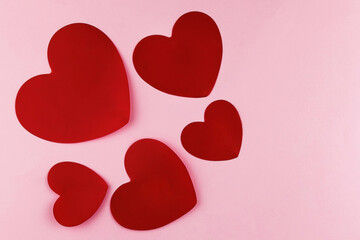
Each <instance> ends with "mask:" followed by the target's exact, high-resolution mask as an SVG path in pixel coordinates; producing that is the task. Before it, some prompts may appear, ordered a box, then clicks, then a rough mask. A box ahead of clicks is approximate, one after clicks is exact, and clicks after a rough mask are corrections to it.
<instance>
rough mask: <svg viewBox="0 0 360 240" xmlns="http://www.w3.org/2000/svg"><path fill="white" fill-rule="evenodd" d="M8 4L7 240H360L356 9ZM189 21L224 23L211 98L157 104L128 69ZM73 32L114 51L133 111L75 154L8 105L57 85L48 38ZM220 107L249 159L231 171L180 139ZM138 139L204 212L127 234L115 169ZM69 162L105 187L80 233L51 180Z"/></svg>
mask: <svg viewBox="0 0 360 240" xmlns="http://www.w3.org/2000/svg"><path fill="white" fill-rule="evenodd" d="M0 5H1V7H0V16H1V19H2V21H0V36H1V37H0V53H1V56H0V62H1V64H0V72H1V77H0V91H1V94H0V109H1V117H0V122H1V125H0V128H1V131H0V132H1V144H0V146H1V147H0V159H1V160H0V161H1V168H0V173H1V174H0V189H1V192H2V194H1V199H0V201H1V204H0V216H1V217H0V222H1V224H0V232H1V237H2V239H8V240H19V239H52V240H64V239H71V240H72V239H74V240H78V239H87V240H99V239H106V240H113V239H128V240H144V239H156V240H169V239H172V240H184V239H188V240H199V239H207V240H219V239H229V240H238V239H245V240H258V239H267V240H289V239H291V240H304V239H306V240H339V239H341V240H342V239H346V240H347V239H350V240H352V239H355V240H356V239H360V229H359V226H360V220H359V216H360V201H359V198H360V174H359V169H360V161H359V159H360V150H359V143H360V125H359V123H360V114H359V111H358V109H359V106H360V95H359V89H360V81H359V79H360V68H359V63H360V54H359V52H360V45H359V43H360V33H359V22H360V2H359V1H357V0H312V1H304V0H289V1H284V0H272V1H268V0H266V1H265V0H253V1H248V0H229V1H218V0H206V1H205V0H190V1H187V0H184V1H164V0H161V1H160V0H154V1H119V0H116V1H112V0H109V1H106V3H104V1H100V0H92V1H85V0H79V1H70V0H61V1H48V0H36V1H25V0H17V1H4V0H2V1H1V3H0ZM193 10H198V11H202V12H205V13H207V14H209V15H210V16H211V17H212V18H213V19H214V20H216V23H217V25H218V26H219V29H220V30H221V35H222V40H223V46H224V52H223V53H224V54H223V59H222V64H221V70H220V72H219V77H218V80H217V82H216V86H215V88H214V90H213V91H212V93H211V94H210V95H209V97H207V98H201V99H200V98H199V99H190V98H181V97H175V96H171V95H168V94H163V93H161V92H159V91H156V90H155V89H154V88H152V87H150V86H149V85H148V84H147V83H145V82H144V81H143V80H142V79H141V78H140V77H139V76H138V74H137V73H136V71H135V69H134V67H133V64H132V53H133V50H134V47H135V46H136V44H137V43H138V42H139V41H140V40H141V39H142V38H143V37H144V36H149V35H152V34H165V33H169V31H170V28H171V26H172V24H173V23H174V22H175V21H176V19H178V18H179V16H181V15H182V14H184V13H186V12H189V11H193ZM73 22H86V23H89V24H91V25H94V26H96V27H98V28H99V29H101V30H102V31H103V32H105V33H106V34H107V35H108V36H109V37H110V38H111V40H112V41H113V42H114V43H115V44H116V46H117V48H118V49H119V51H120V53H121V56H122V58H123V61H124V64H125V67H126V71H127V74H128V78H129V85H130V89H131V92H130V95H131V100H132V103H133V104H132V107H131V110H132V116H131V118H130V122H129V123H128V124H127V125H126V126H124V127H123V128H122V129H121V130H120V131H116V132H114V133H113V134H110V135H107V136H105V137H104V138H101V139H96V140H92V141H88V142H84V143H78V144H71V145H68V144H57V143H52V142H48V141H44V140H42V139H39V138H37V137H34V136H32V135H31V134H29V133H28V132H27V131H26V130H24V128H23V127H22V126H21V125H20V124H19V122H18V121H17V118H16V114H15V111H14V103H15V97H16V93H17V91H18V89H19V88H20V86H21V85H22V84H23V83H24V81H25V80H26V79H29V78H31V77H33V76H36V75H38V74H39V73H47V72H50V68H49V66H48V62H47V59H46V57H45V56H46V49H47V46H48V43H49V39H50V38H51V36H52V35H53V34H54V33H55V32H56V31H57V30H58V29H60V28H61V27H63V26H65V25H67V24H70V23H73ZM154 28H156V29H157V30H156V32H154ZM217 99H226V100H228V101H229V102H231V103H233V104H234V106H236V108H237V109H238V110H239V113H240V115H241V118H242V121H243V126H244V139H243V140H244V141H243V144H242V148H241V153H240V155H239V157H238V158H237V159H234V160H231V161H226V162H208V161H201V160H199V159H197V158H195V157H193V156H191V155H190V154H188V153H187V152H186V151H185V150H184V149H183V147H182V146H181V142H180V134H181V131H182V129H183V128H184V126H186V125H187V124H188V123H190V122H192V121H194V120H196V119H202V117H203V115H204V109H205V108H206V107H207V106H208V105H209V104H210V103H211V102H213V101H215V100H217ZM245 135H246V137H245ZM144 137H150V138H155V139H158V140H161V141H162V142H166V143H167V145H169V147H171V148H172V149H173V150H174V151H175V152H176V153H177V154H178V155H179V157H180V158H181V159H182V160H183V162H184V164H185V165H186V166H187V168H188V170H189V173H190V175H191V177H192V180H193V182H194V186H195V187H196V192H197V196H198V204H197V206H196V211H195V208H194V211H191V212H189V213H187V214H185V215H184V216H183V217H181V218H179V219H178V220H177V221H174V222H173V223H170V224H168V225H166V226H164V227H163V228H159V229H156V230H153V231H146V232H138V231H130V230H128V229H126V228H123V227H121V226H119V225H118V224H117V223H116V222H115V221H114V219H113V217H112V216H111V212H110V206H109V203H110V196H111V195H112V193H113V192H114V191H115V189H116V188H117V187H118V186H119V185H120V184H121V183H126V182H128V181H129V178H128V177H127V174H126V172H125V169H124V163H123V161H121V159H123V158H124V156H125V152H126V150H127V148H128V147H129V146H130V145H131V144H132V143H133V142H135V141H136V140H138V139H141V138H144ZM62 161H75V162H78V163H81V164H83V165H85V166H87V167H89V168H91V169H94V170H96V172H97V173H98V174H99V175H101V176H103V177H104V179H106V181H107V183H108V185H109V190H108V194H107V196H106V197H105V200H104V204H103V205H102V206H101V207H100V209H99V210H98V211H97V213H95V215H94V216H93V217H92V218H90V219H89V220H88V221H86V222H85V223H83V224H81V225H80V226H78V227H75V228H65V227H62V226H60V225H59V224H58V223H57V222H56V221H55V220H54V218H53V216H52V205H53V203H54V201H55V200H56V199H57V197H58V196H57V195H56V194H55V193H53V192H52V191H51V189H50V188H49V187H48V184H47V181H46V175H47V173H48V171H49V169H50V168H51V167H52V166H53V165H54V164H56V163H58V162H62ZM230 182H231V183H232V184H231V185H230V184H228V183H230ZM219 203H221V205H220V204H219Z"/></svg>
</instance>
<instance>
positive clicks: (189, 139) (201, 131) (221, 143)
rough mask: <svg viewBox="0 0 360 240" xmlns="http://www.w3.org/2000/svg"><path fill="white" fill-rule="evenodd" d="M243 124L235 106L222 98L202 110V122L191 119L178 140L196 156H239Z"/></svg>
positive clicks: (227, 157)
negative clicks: (203, 116) (203, 115)
mask: <svg viewBox="0 0 360 240" xmlns="http://www.w3.org/2000/svg"><path fill="white" fill-rule="evenodd" d="M241 142H242V124H241V119H240V116H239V113H238V112H237V110H236V108H235V107H234V106H233V105H232V104H231V103H229V102H227V101H225V100H218V101H215V102H213V103H211V104H210V105H209V106H208V107H207V108H206V110H205V122H193V123H190V124H189V125H187V126H186V127H185V128H184V130H183V131H182V133H181V143H182V145H183V146H184V148H185V149H186V151H188V152H189V153H190V154H192V155H194V156H195V157H198V158H201V159H205V160H212V161H221V160H230V159H233V158H236V157H237V156H238V155H239V152H240V147H241Z"/></svg>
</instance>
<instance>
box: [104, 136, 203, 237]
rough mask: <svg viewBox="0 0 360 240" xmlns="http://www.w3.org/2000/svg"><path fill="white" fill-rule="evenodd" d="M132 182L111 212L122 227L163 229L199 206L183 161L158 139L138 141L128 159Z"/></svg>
mask: <svg viewBox="0 0 360 240" xmlns="http://www.w3.org/2000/svg"><path fill="white" fill-rule="evenodd" d="M125 168H126V171H127V173H128V175H129V177H130V179H131V181H130V182H128V183H126V184H123V185H122V186H120V187H119V188H118V189H117V190H116V191H115V193H114V195H113V196H112V198H111V203H110V206H111V212H112V215H113V217H114V218H115V220H116V221H117V222H118V223H119V224H120V225H122V226H124V227H126V228H129V229H135V230H149V229H154V228H158V227H162V226H164V225H166V224H168V223H170V222H172V221H174V220H176V219H178V218H179V217H181V216H182V215H184V214H185V213H187V212H188V211H190V210H191V209H192V208H193V207H194V206H195V204H196V194H195V190H194V186H193V184H192V181H191V178H190V176H189V173H188V171H187V170H186V167H185V165H184V164H183V163H182V161H181V160H180V158H179V157H178V156H177V155H176V154H175V153H174V152H173V151H172V150H171V149H170V148H169V147H168V146H166V145H165V144H163V143H162V142H159V141H157V140H154V139H142V140H139V141H137V142H135V143H134V144H133V145H132V146H131V147H130V148H129V149H128V151H127V153H126V156H125Z"/></svg>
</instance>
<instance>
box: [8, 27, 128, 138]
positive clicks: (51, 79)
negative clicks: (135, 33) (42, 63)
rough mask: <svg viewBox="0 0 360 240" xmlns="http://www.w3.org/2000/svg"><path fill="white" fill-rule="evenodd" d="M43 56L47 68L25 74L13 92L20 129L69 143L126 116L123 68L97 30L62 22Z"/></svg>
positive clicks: (107, 130)
mask: <svg viewBox="0 0 360 240" xmlns="http://www.w3.org/2000/svg"><path fill="white" fill-rule="evenodd" d="M48 59H49V65H50V67H51V73H49V74H43V75H38V76H35V77H33V78H31V79H29V80H28V81H27V82H25V83H24V84H23V85H22V87H21V88H20V90H19V92H18V94H17V97H16V106H15V108H16V114H17V117H18V119H19V121H20V123H21V124H22V126H23V127H24V128H25V129H26V130H28V131H29V132H30V133H32V134H34V135H35V136H38V137H40V138H42V139H45V140H48V141H52V142H60V143H74V142H81V141H86V140H91V139H95V138H99V137H102V136H105V135H107V134H109V133H111V132H114V131H116V130H118V129H119V128H121V127H122V126H124V125H125V124H126V123H127V122H128V121H129V115H130V100H129V87H128V80H127V77H126V72H125V68H124V65H123V62H122V60H121V57H120V55H119V53H118V51H117V49H116V47H115V45H114V44H113V43H112V42H111V40H110V39H109V38H108V37H107V36H106V35H105V34H104V33H103V32H101V31H100V30H99V29H97V28H95V27H93V26H91V25H88V24H83V23H75V24H70V25H67V26H65V27H63V28H61V29H60V30H59V31H57V32H56V33H55V34H54V36H53V37H52V38H51V40H50V43H49V47H48Z"/></svg>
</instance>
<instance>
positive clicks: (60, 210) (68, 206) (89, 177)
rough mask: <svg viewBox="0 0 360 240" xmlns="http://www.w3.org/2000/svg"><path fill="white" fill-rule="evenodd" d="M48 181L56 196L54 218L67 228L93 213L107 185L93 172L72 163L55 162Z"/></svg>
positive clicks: (83, 220) (98, 205) (84, 219)
mask: <svg viewBox="0 0 360 240" xmlns="http://www.w3.org/2000/svg"><path fill="white" fill-rule="evenodd" d="M48 184H49V187H50V188H51V189H52V190H53V191H54V192H55V193H57V194H58V195H59V198H58V199H57V200H56V202H55V204H54V207H53V214H54V217H55V219H56V221H57V222H58V223H60V224H61V225H63V226H66V227H72V226H76V225H79V224H81V223H83V222H85V221H86V220H88V219H89V218H90V217H91V216H92V215H94V213H95V212H96V210H97V209H98V208H99V207H100V205H101V203H102V201H103V200H104V198H105V195H106V191H107V188H108V186H107V184H106V182H105V181H104V180H103V179H102V178H101V177H100V176H99V175H98V174H97V173H96V172H94V171H93V170H91V169H90V168H88V167H85V166H84V165H81V164H78V163H74V162H61V163H58V164H56V165H54V166H53V167H52V168H51V169H50V171H49V174H48Z"/></svg>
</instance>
